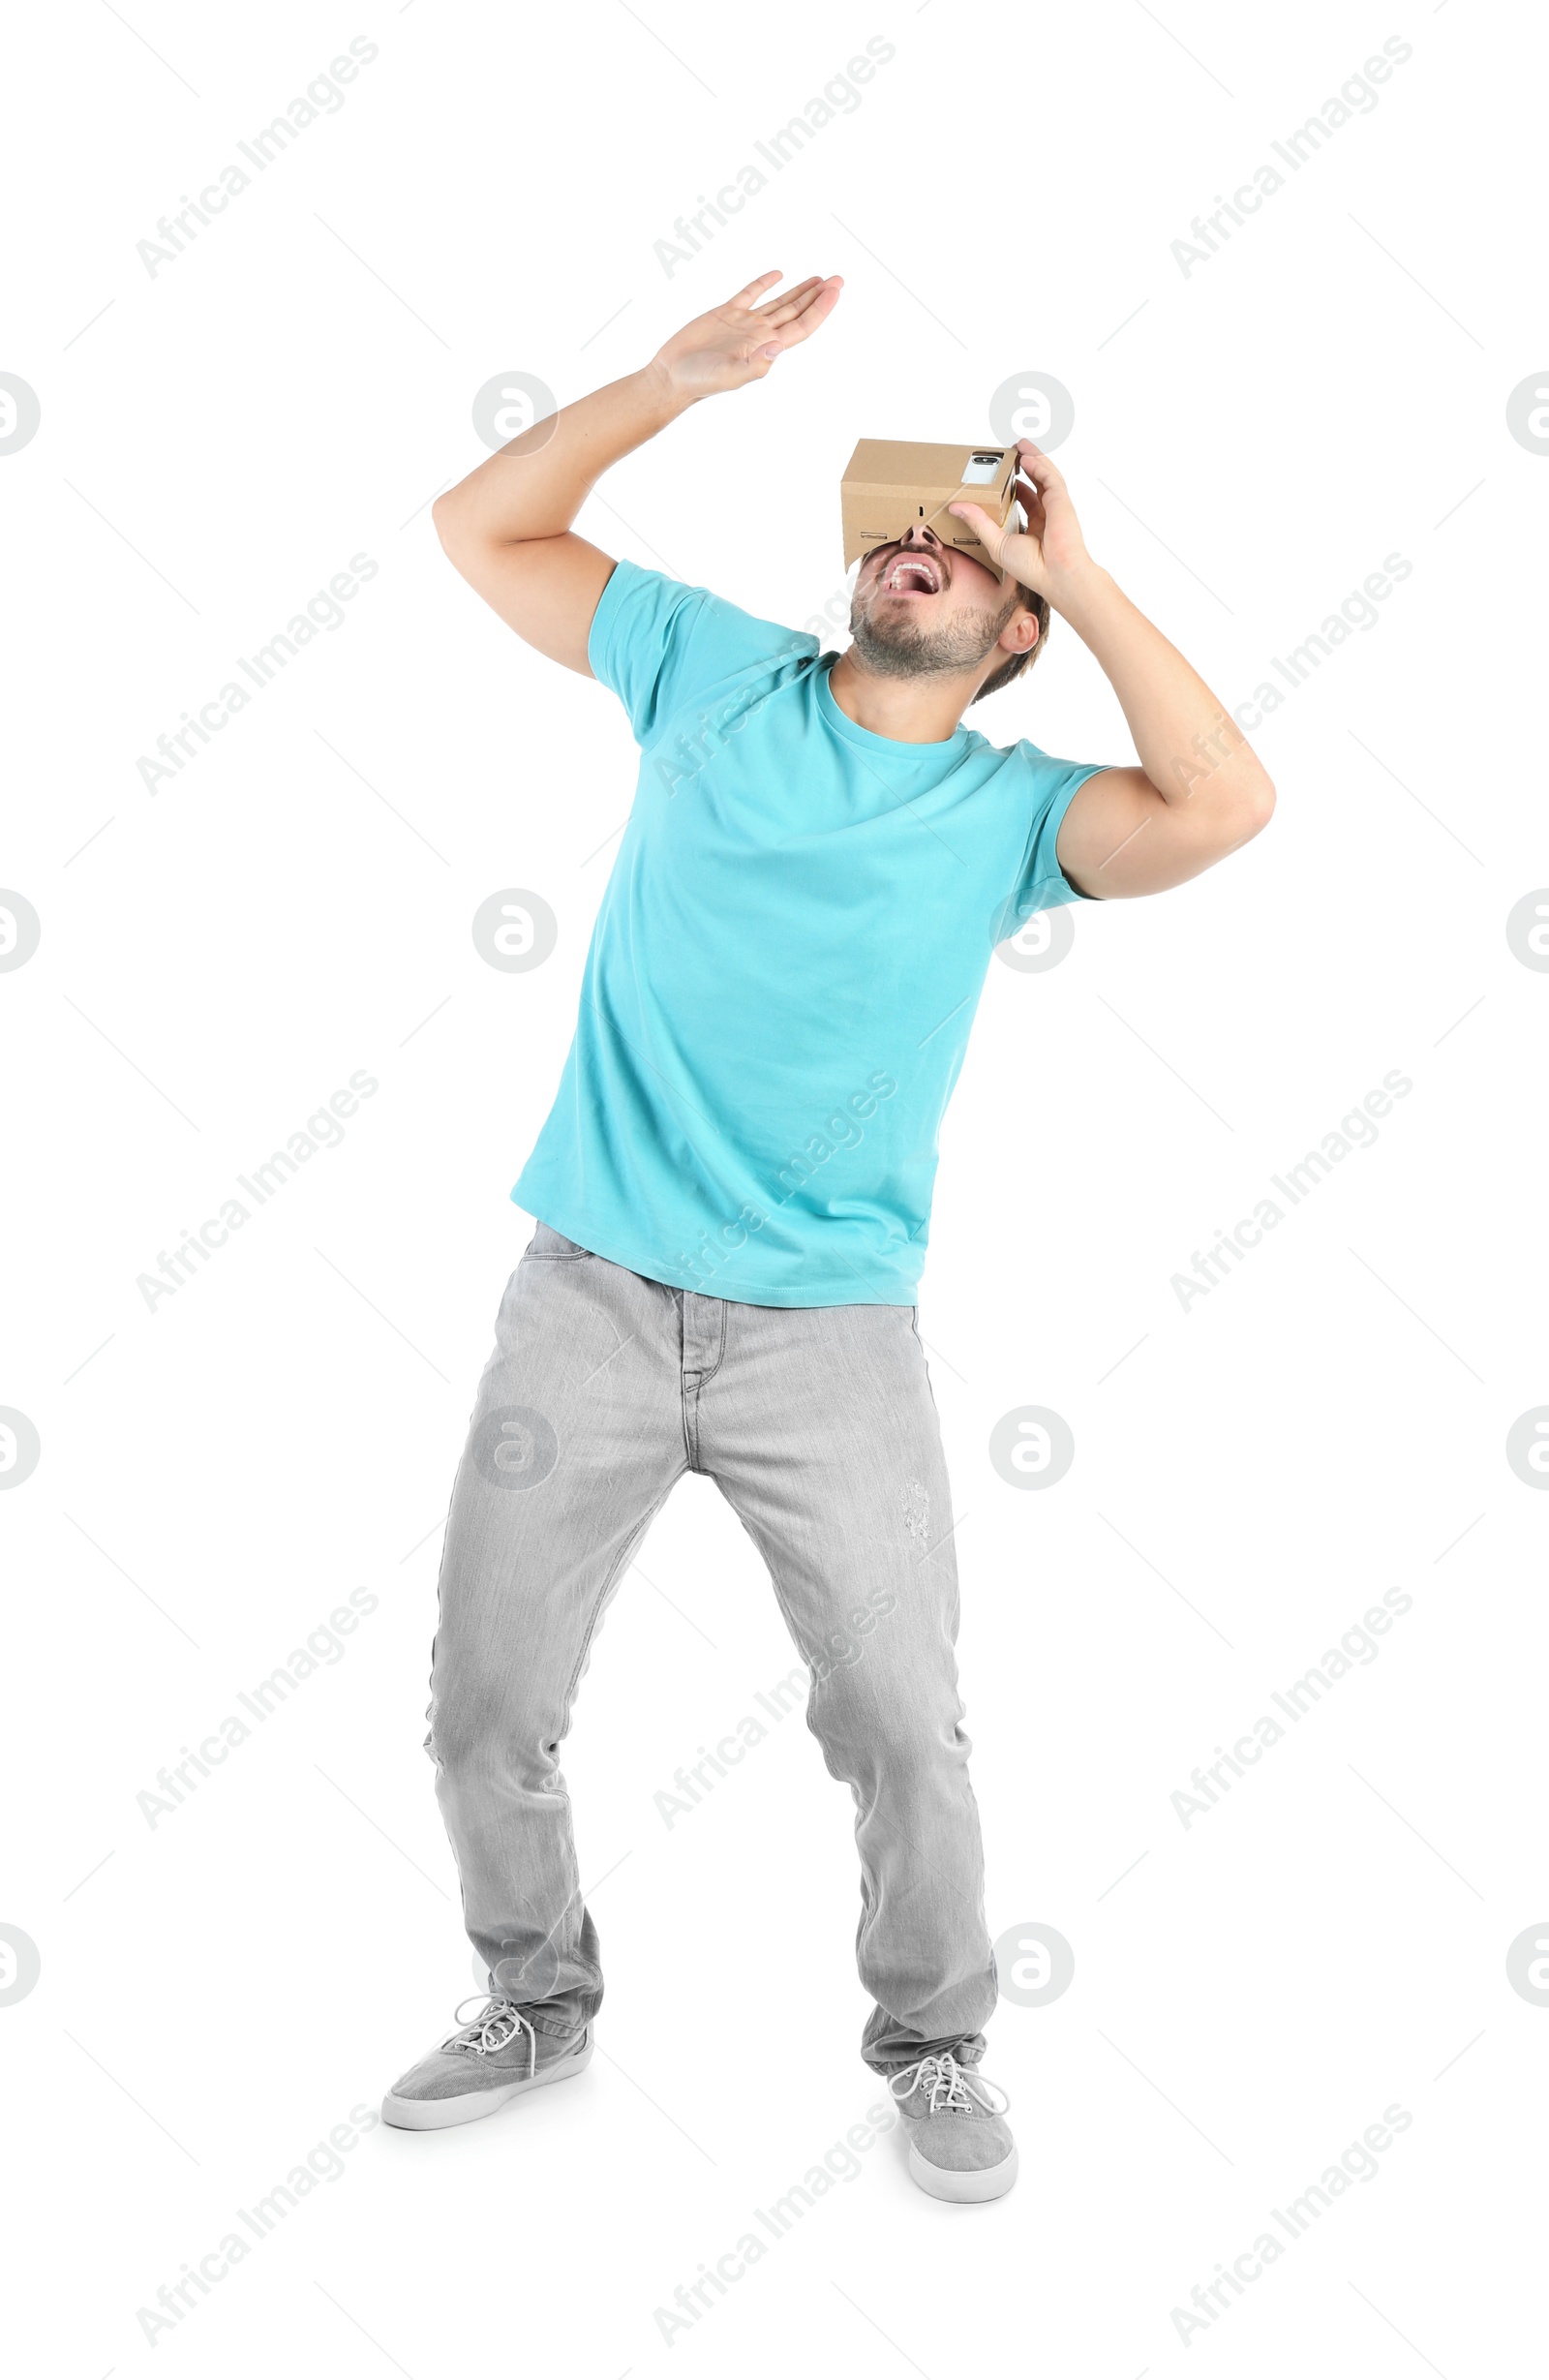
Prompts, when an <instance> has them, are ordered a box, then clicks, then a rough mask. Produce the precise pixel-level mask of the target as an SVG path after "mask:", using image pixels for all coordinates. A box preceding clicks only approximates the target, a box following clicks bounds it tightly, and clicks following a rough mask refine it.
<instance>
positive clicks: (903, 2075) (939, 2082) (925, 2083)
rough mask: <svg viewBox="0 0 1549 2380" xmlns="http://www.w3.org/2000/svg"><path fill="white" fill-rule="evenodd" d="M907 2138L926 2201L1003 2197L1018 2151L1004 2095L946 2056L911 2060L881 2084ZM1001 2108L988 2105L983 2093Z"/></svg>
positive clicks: (1012, 2177) (1012, 2179)
mask: <svg viewBox="0 0 1549 2380" xmlns="http://www.w3.org/2000/svg"><path fill="white" fill-rule="evenodd" d="M888 2089H889V2090H891V2091H892V2093H893V2095H894V2097H895V2098H896V2100H897V2102H898V2113H899V2114H900V2116H901V2117H902V2118H903V2121H904V2124H905V2126H906V2127H907V2129H908V2131H909V2132H910V2134H911V2136H912V2137H911V2138H910V2142H909V2171H910V2173H911V2174H912V2175H913V2176H914V2179H915V2181H916V2182H918V2183H919V2184H920V2187H921V2188H922V2189H923V2190H928V2191H929V2193H930V2195H931V2197H932V2198H952V2199H958V2200H968V2201H972V2200H978V2199H985V2198H1004V2196H1005V2195H1006V2192H1007V2191H1008V2190H1009V2189H1010V2188H1011V2185H1012V2183H1013V2182H1015V2181H1016V2179H1017V2144H1016V2142H1015V2141H1014V2140H1013V2139H1012V2136H1011V2126H1010V2125H1009V2124H1008V2123H1007V2122H1006V2121H1005V2116H1006V2110H1007V2109H1008V2108H1009V2107H1010V2105H1011V2101H1010V2099H1008V2098H1007V2096H1006V2093H1005V2092H1004V2091H1003V2090H997V2089H996V2087H995V2085H994V2084H993V2083H990V2082H987V2081H985V2079H984V2078H983V2077H982V2076H980V2075H979V2074H977V2073H976V2072H975V2070H974V2068H973V2067H972V2066H960V2065H959V2064H958V2063H957V2059H956V2058H955V2057H954V2056H953V2054H952V2052H951V2051H950V2050H948V2051H945V2052H944V2053H943V2054H942V2055H941V2056H940V2057H932V2058H917V2059H916V2060H915V2061H914V2063H913V2065H910V2066H903V2067H900V2068H899V2070H898V2072H897V2073H896V2074H894V2075H890V2076H889V2078H888ZM991 2091H992V2092H993V2093H994V2096H995V2098H996V2099H998V2100H999V2101H1000V2105H999V2107H996V2106H994V2104H993V2103H992V2101H991V2100H990V2098H988V2097H987V2095H986V2094H987V2092H991Z"/></svg>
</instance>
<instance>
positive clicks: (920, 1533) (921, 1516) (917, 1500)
mask: <svg viewBox="0 0 1549 2380" xmlns="http://www.w3.org/2000/svg"><path fill="white" fill-rule="evenodd" d="M903 1521H904V1527H905V1528H906V1529H907V1530H908V1532H909V1535H910V1536H911V1537H912V1538H913V1540H914V1541H915V1543H916V1544H917V1545H918V1546H919V1548H920V1550H921V1552H922V1553H927V1552H928V1551H929V1547H930V1491H929V1489H928V1488H927V1487H926V1484H925V1482H924V1480H910V1481H909V1484H908V1486H907V1487H906V1488H905V1489H904V1491H903Z"/></svg>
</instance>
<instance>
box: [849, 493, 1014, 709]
mask: <svg viewBox="0 0 1549 2380" xmlns="http://www.w3.org/2000/svg"><path fill="white" fill-rule="evenodd" d="M850 634H851V636H852V637H853V638H854V639H855V656H856V659H857V660H858V662H859V663H860V665H861V667H862V668H863V669H864V670H866V672H868V673H869V674H870V675H871V676H873V677H879V678H917V677H928V676H956V677H969V676H971V675H972V673H973V672H974V671H975V670H979V671H980V673H981V674H980V677H979V683H978V684H977V686H976V687H975V688H974V691H973V693H972V695H971V696H970V698H969V699H970V700H971V701H973V702H978V701H979V700H980V698H981V697H982V696H983V695H985V694H992V693H995V692H996V691H997V690H998V689H999V688H1000V687H1003V686H1009V685H1010V684H1011V681H1012V680H1013V678H1016V677H1019V676H1020V674H1021V672H1022V671H1023V670H1024V669H1028V668H1030V667H1031V665H1032V663H1033V662H1034V661H1035V660H1036V659H1037V657H1038V656H1039V655H1040V654H1041V653H1042V652H1043V650H1044V643H1045V639H1046V638H1047V636H1048V604H1047V602H1046V601H1045V600H1044V597H1043V596H1042V595H1034V594H1033V592H1032V590H1031V588H1028V587H1023V586H1021V585H1020V584H1019V582H1018V581H1017V580H1016V579H1013V578H1010V577H1006V576H1002V575H1000V574H998V573H997V572H996V571H994V570H993V569H992V568H991V567H990V566H989V564H987V563H984V562H976V561H975V560H974V559H973V557H972V556H971V555H969V554H964V553H959V552H958V551H957V548H956V547H954V546H950V545H943V544H942V542H941V539H940V538H939V537H938V536H937V535H936V534H935V532H934V530H932V529H926V528H925V527H923V526H920V525H918V524H917V525H916V526H915V527H913V528H911V529H910V530H909V531H908V532H907V533H906V534H905V535H904V536H903V537H901V538H899V539H898V540H897V541H896V543H895V544H892V545H879V546H875V547H874V548H873V549H872V551H871V552H870V553H869V554H867V556H866V560H865V561H864V562H863V563H862V564H861V569H860V575H859V576H858V578H857V579H856V582H855V595H854V597H853V598H852V601H851V605H850Z"/></svg>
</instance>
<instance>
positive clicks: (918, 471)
mask: <svg viewBox="0 0 1549 2380" xmlns="http://www.w3.org/2000/svg"><path fill="white" fill-rule="evenodd" d="M1016 487H1017V449H1016V447H1015V446H1014V445H1013V446H993V445H984V446H931V445H920V444H916V443H911V442H909V441H907V440H901V439H892V438H863V439H862V440H861V441H860V442H859V444H858V445H857V447H856V449H855V452H854V454H852V455H851V457H850V461H849V467H848V469H847V470H846V472H845V474H844V477H843V479H842V480H841V481H840V483H839V507H840V512H841V514H842V518H843V524H844V566H845V568H846V569H848V568H849V566H850V564H852V563H854V562H859V561H860V560H861V558H862V556H863V555H866V554H869V553H870V552H871V550H872V548H873V547H874V546H878V545H891V544H892V543H893V542H894V540H895V539H896V538H898V537H901V536H902V535H903V534H904V532H905V530H907V529H910V528H919V527H924V528H926V529H929V530H933V531H934V533H935V534H936V535H937V536H938V537H939V538H940V539H941V542H942V544H943V545H950V546H952V547H954V548H955V549H956V550H957V552H958V553H963V554H967V555H970V556H971V557H972V559H973V560H974V561H975V562H982V563H984V564H985V565H986V567H987V568H989V569H993V568H994V564H992V563H991V562H990V560H989V557H988V555H987V553H986V552H985V549H984V547H983V545H982V544H981V543H980V541H979V538H978V537H977V536H976V535H975V534H974V532H973V530H971V529H970V528H969V526H968V523H967V522H966V521H960V520H958V518H957V514H956V513H955V512H949V511H948V509H947V507H948V505H949V504H955V503H970V504H982V505H983V506H984V508H985V510H986V511H987V513H988V514H989V517H990V519H991V520H992V521H994V522H995V523H996V524H997V525H998V526H999V527H1000V528H1002V529H1004V527H1005V526H1006V523H1007V521H1008V520H1009V519H1010V517H1011V513H1012V509H1013V506H1014V505H1015V503H1016V501H1017V498H1016Z"/></svg>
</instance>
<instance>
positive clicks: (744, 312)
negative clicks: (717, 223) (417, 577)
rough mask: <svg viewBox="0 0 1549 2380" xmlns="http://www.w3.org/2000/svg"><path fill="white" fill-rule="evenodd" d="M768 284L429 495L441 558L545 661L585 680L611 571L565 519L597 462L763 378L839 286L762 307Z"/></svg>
mask: <svg viewBox="0 0 1549 2380" xmlns="http://www.w3.org/2000/svg"><path fill="white" fill-rule="evenodd" d="M779 278H780V276H779V274H778V273H762V274H760V276H759V278H758V279H757V280H756V281H750V282H749V283H748V285H747V287H746V289H745V290H739V291H738V293H737V295H736V296H735V297H733V298H730V299H728V301H727V303H726V304H725V305H724V306H717V307H715V308H714V310H713V311H712V312H711V313H709V314H705V315H701V316H700V317H699V319H698V320H697V321H693V322H690V323H688V324H687V325H686V327H685V328H684V329H683V330H681V331H679V332H678V334H677V336H676V337H675V338H672V339H669V340H668V342H667V344H666V346H665V347H664V348H663V349H662V350H661V351H660V353H659V354H657V355H655V356H653V359H652V361H651V362H650V363H649V364H647V365H646V366H645V368H644V370H643V371H640V372H633V373H631V374H630V375H629V377H628V378H627V379H626V380H622V381H610V382H609V384H608V386H607V387H606V388H599V389H597V390H596V391H595V392H594V394H592V396H590V397H583V398H582V399H581V400H580V402H579V403H578V404H575V405H566V406H565V407H563V408H562V411H561V412H558V413H556V414H553V415H551V416H550V418H549V419H548V420H546V421H536V422H534V423H533V425H532V429H531V430H524V431H523V433H522V435H521V437H520V438H513V439H512V441H511V442H510V444H509V445H508V446H502V447H501V450H500V452H499V454H492V455H491V456H490V458H489V460H488V462H486V463H481V464H480V465H479V466H478V469H477V470H476V471H471V472H470V473H469V475H468V477H467V478H466V479H464V480H461V481H460V482H459V483H458V485H457V486H456V487H455V488H450V489H448V490H447V493H446V494H445V495H444V496H439V497H438V498H437V499H436V502H435V503H434V504H433V505H432V507H431V515H432V518H433V519H434V521H435V523H436V530H437V534H438V535H439V536H440V541H441V544H442V546H443V547H444V549H445V552H446V555H447V557H448V559H449V560H450V561H451V562H452V563H453V564H454V565H455V566H456V568H457V569H459V570H460V571H461V572H462V574H463V576H464V578H466V579H467V581H468V583H469V585H470V586H471V588H473V589H474V591H475V592H476V593H477V594H479V595H482V596H483V597H484V600H485V602H486V603H488V604H490V605H491V606H492V607H493V608H494V609H495V610H496V611H498V612H499V613H500V616H501V619H502V620H503V621H504V622H505V623H506V626H508V627H512V628H514V629H515V630H516V632H517V634H518V636H520V637H521V638H522V640H523V642H524V643H525V644H529V645H532V646H534V647H535V648H536V649H537V651H538V652H539V653H546V654H547V655H548V656H549V658H550V660H552V661H562V662H563V663H564V665H565V667H566V668H567V669H575V670H579V671H580V672H581V674H582V675H583V676H584V677H590V676H591V675H592V671H591V667H590V665H589V663H588V660H587V639H588V636H589V634H590V632H591V627H592V614H593V612H594V611H595V610H596V608H597V598H598V596H599V595H601V593H602V590H603V588H604V587H605V586H606V585H607V583H608V580H609V577H610V576H611V574H612V571H613V566H614V564H613V558H612V556H611V555H609V554H604V553H602V552H600V551H599V550H598V548H597V547H596V546H594V545H589V544H588V543H587V540H586V539H585V537H578V536H576V535H575V534H574V532H573V531H572V530H571V527H570V523H571V522H572V521H573V520H574V519H575V516H576V514H577V513H578V512H579V511H580V509H581V506H582V504H583V503H585V501H586V498H587V496H588V495H589V494H590V492H591V490H592V487H593V486H594V485H595V483H596V481H597V480H598V479H599V478H600V477H601V475H602V473H604V472H605V471H606V470H607V469H608V467H609V465H610V464H613V463H617V462H618V461H619V459H620V457H621V456H622V455H626V454H630V453H632V452H633V450H634V448H635V447H636V446H642V445H644V444H645V442H646V440H647V439H648V438H654V436H655V434H656V432H657V431H658V430H661V429H664V428H665V427H666V425H667V423H668V422H669V421H673V420H675V419H676V418H677V416H678V414H680V413H682V412H685V411H686V410H687V408H688V407H689V406H690V405H693V404H696V403H697V402H698V400H699V399H700V398H701V397H709V396H714V395H715V394H716V393H717V392H718V391H719V390H721V389H724V388H741V387H744V385H745V384H746V382H747V381H761V380H762V379H763V378H764V376H765V375H766V373H768V372H769V371H770V370H771V369H772V368H773V366H774V364H775V361H776V360H777V358H778V357H779V356H780V355H782V354H783V353H784V351H785V350H786V349H787V348H789V347H795V346H797V345H799V343H800V342H801V341H802V340H804V339H806V338H810V336H811V334H812V332H813V331H814V330H816V328H817V327H818V324H819V323H820V322H822V321H823V320H825V319H826V318H827V317H828V316H829V315H830V314H832V313H833V311H834V308H835V305H836V304H837V302H838V295H839V289H840V283H839V282H838V280H837V279H830V280H824V279H822V278H821V277H820V276H814V277H813V278H812V279H811V280H808V281H804V282H802V283H801V284H800V285H799V286H798V287H797V288H796V289H794V290H788V291H787V293H786V294H785V296H783V297H776V298H769V297H768V294H767V293H768V291H769V290H770V289H771V288H773V286H774V284H775V282H776V281H778V280H779ZM760 298H765V299H766V302H765V303H764V304H762V305H760V304H759V303H758V300H759V299H760Z"/></svg>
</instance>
